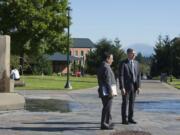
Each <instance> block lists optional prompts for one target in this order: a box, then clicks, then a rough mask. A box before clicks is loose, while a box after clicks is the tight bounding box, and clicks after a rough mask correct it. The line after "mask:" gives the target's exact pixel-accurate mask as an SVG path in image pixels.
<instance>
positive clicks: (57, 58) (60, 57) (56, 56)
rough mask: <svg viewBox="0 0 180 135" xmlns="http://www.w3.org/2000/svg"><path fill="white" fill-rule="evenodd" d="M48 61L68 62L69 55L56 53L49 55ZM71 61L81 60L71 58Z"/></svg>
mask: <svg viewBox="0 0 180 135" xmlns="http://www.w3.org/2000/svg"><path fill="white" fill-rule="evenodd" d="M47 59H48V60H51V61H67V55H65V54H61V53H54V54H53V55H48V56H47ZM69 59H70V61H73V60H81V58H80V57H75V56H69Z"/></svg>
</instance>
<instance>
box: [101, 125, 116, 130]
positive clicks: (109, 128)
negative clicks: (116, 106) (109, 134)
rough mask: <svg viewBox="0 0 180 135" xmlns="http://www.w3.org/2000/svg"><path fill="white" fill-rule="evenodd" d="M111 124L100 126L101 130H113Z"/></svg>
mask: <svg viewBox="0 0 180 135" xmlns="http://www.w3.org/2000/svg"><path fill="white" fill-rule="evenodd" d="M113 129H114V128H113V126H110V127H106V126H103V127H101V130H113Z"/></svg>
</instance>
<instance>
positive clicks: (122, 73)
mask: <svg viewBox="0 0 180 135" xmlns="http://www.w3.org/2000/svg"><path fill="white" fill-rule="evenodd" d="M127 56H128V58H127V59H125V60H123V61H122V62H121V63H120V66H119V88H120V90H121V93H122V106H121V107H122V108H121V115H122V124H129V123H132V124H136V123H137V122H136V121H135V120H134V119H133V116H134V101H135V97H136V93H138V94H139V92H140V87H141V73H140V68H139V63H138V62H137V61H136V60H135V56H136V53H135V51H134V50H133V49H131V48H129V49H127ZM128 104H129V107H128ZM127 107H128V114H127Z"/></svg>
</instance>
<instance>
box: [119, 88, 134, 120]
mask: <svg viewBox="0 0 180 135" xmlns="http://www.w3.org/2000/svg"><path fill="white" fill-rule="evenodd" d="M135 97H136V92H135V90H134V88H133V89H132V90H130V91H129V92H128V93H127V94H126V95H122V106H121V115H122V121H126V120H127V107H128V106H129V108H128V120H132V119H133V115H134V101H135Z"/></svg>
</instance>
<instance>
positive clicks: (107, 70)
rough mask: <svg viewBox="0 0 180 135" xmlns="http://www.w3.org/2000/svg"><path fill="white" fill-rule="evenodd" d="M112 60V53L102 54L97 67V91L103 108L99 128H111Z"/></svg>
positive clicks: (113, 81)
mask: <svg viewBox="0 0 180 135" xmlns="http://www.w3.org/2000/svg"><path fill="white" fill-rule="evenodd" d="M112 62H113V55H112V54H110V53H105V54H104V61H103V62H102V64H101V66H100V68H99V69H98V73H97V79H98V85H99V88H98V93H99V97H100V98H101V100H102V104H103V108H102V115H101V129H103V130H104V129H107V130H108V129H113V126H114V125H113V124H112V116H111V107H112V99H113V97H112V95H111V91H112V89H111V86H112V85H113V84H114V85H116V81H115V77H114V73H113V71H112V69H111V67H110V66H111V64H112Z"/></svg>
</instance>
